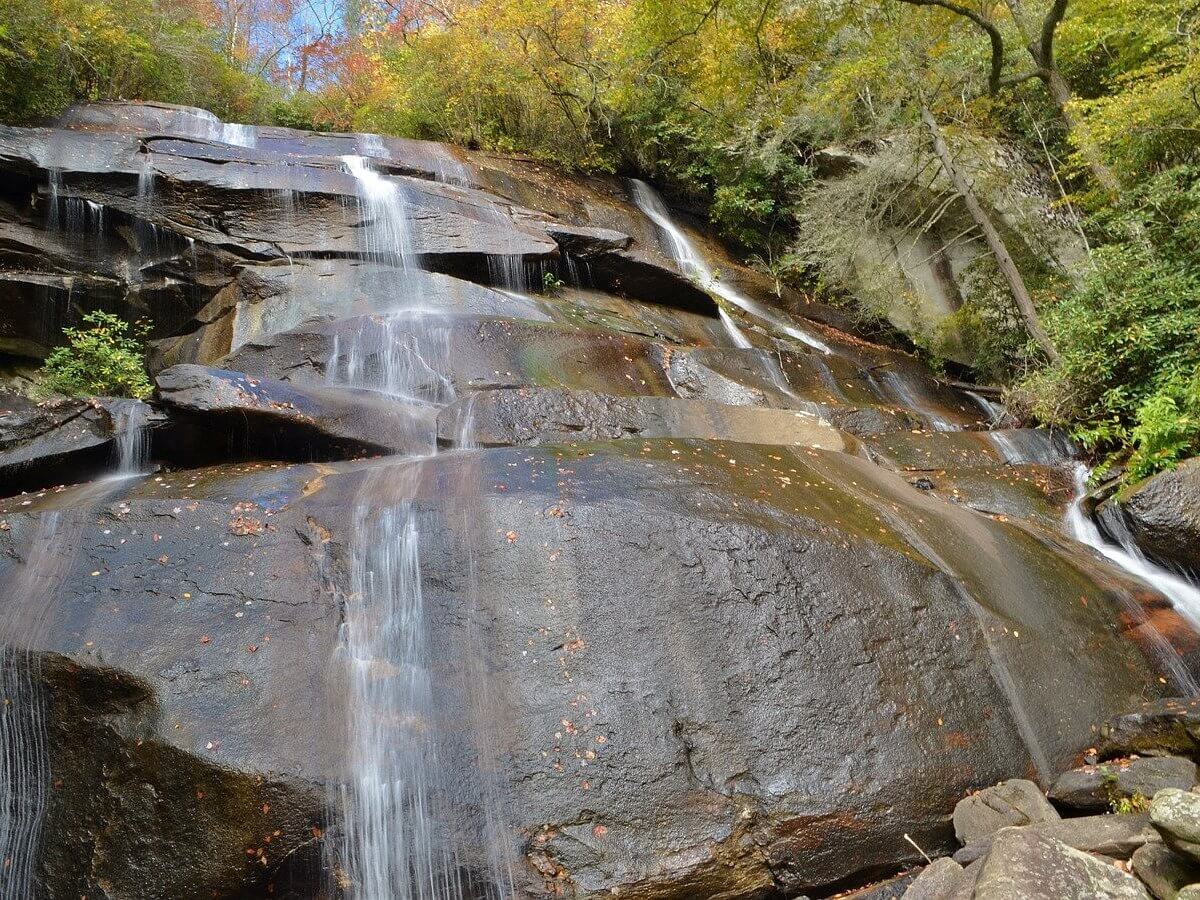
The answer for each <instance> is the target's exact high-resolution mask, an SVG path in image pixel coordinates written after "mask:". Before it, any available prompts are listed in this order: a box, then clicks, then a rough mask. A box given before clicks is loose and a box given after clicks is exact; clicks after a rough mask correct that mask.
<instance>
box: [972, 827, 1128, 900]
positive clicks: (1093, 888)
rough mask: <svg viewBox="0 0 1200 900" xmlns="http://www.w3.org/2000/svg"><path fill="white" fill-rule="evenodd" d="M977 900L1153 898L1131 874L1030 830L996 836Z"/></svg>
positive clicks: (1009, 830) (1011, 830)
mask: <svg viewBox="0 0 1200 900" xmlns="http://www.w3.org/2000/svg"><path fill="white" fill-rule="evenodd" d="M974 897H975V900H1149V898H1150V895H1149V894H1148V893H1147V892H1146V889H1145V888H1144V887H1143V886H1142V884H1141V882H1139V881H1138V880H1137V879H1136V878H1134V877H1133V876H1132V875H1128V874H1126V873H1125V872H1122V871H1121V870H1120V869H1118V868H1116V867H1115V866H1112V865H1109V864H1108V863H1105V862H1102V861H1100V860H1099V859H1097V858H1096V857H1094V856H1091V855H1089V854H1087V853H1083V852H1081V851H1079V850H1073V849H1071V848H1070V847H1068V846H1066V845H1065V844H1062V843H1060V842H1058V841H1056V840H1054V839H1052V838H1048V837H1046V836H1045V835H1042V834H1039V833H1038V832H1037V831H1035V830H1034V829H1032V828H1005V829H1003V830H1002V831H1000V832H998V833H997V834H996V838H995V841H994V842H993V844H992V849H991V852H990V853H988V855H987V858H986V859H985V860H984V861H983V866H982V868H981V869H980V872H979V881H978V883H977V884H976V885H975V893H974Z"/></svg>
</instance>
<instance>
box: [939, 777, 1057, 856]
mask: <svg viewBox="0 0 1200 900" xmlns="http://www.w3.org/2000/svg"><path fill="white" fill-rule="evenodd" d="M1058 817H1059V816H1058V812H1057V811H1056V810H1055V809H1054V807H1053V806H1051V805H1050V801H1049V800H1047V799H1046V797H1045V795H1043V794H1042V791H1041V788H1039V787H1038V786H1037V785H1036V784H1034V783H1033V782H1032V781H1026V780H1025V779H1023V778H1014V779H1011V780H1010V781H1005V782H1002V783H1000V784H998V785H995V786H994V787H988V788H984V789H983V790H981V791H978V792H977V793H974V794H971V795H970V796H969V797H965V798H963V799H962V800H960V801H959V802H958V803H957V804H956V805H955V807H954V835H955V837H957V838H958V841H959V843H960V844H972V843H974V842H976V841H978V840H981V839H983V838H985V837H987V836H988V835H990V834H993V833H995V832H996V831H999V830H1000V829H1001V828H1005V827H1008V826H1011V825H1029V824H1030V823H1033V822H1044V821H1046V820H1054V819H1057V818H1058Z"/></svg>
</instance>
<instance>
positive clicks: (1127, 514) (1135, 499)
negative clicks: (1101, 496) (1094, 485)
mask: <svg viewBox="0 0 1200 900" xmlns="http://www.w3.org/2000/svg"><path fill="white" fill-rule="evenodd" d="M1098 513H1099V515H1100V519H1101V522H1102V523H1103V524H1104V525H1105V527H1106V528H1108V529H1109V530H1110V531H1116V532H1117V533H1128V534H1130V535H1131V536H1132V537H1133V539H1134V541H1135V542H1136V543H1137V545H1138V546H1139V547H1141V548H1142V550H1144V551H1145V552H1146V553H1147V554H1149V555H1150V556H1153V557H1156V558H1158V559H1160V560H1163V561H1166V562H1168V563H1171V564H1174V565H1176V566H1183V567H1185V568H1187V569H1191V570H1194V571H1196V572H1200V459H1190V460H1187V461H1186V462H1183V463H1181V464H1180V465H1179V466H1178V467H1177V468H1175V469H1172V470H1171V471H1169V472H1162V473H1160V474H1158V475H1155V476H1154V477H1153V478H1150V479H1148V480H1147V481H1144V482H1142V483H1141V484H1140V485H1138V486H1137V487H1136V488H1134V489H1133V490H1132V491H1130V492H1129V493H1128V494H1127V495H1125V496H1120V495H1119V496H1118V497H1117V498H1113V499H1111V500H1107V501H1105V502H1104V503H1102V504H1100V507H1099V509H1098Z"/></svg>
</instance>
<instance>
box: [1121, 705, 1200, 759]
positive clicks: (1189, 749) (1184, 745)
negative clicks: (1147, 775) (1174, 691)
mask: <svg viewBox="0 0 1200 900" xmlns="http://www.w3.org/2000/svg"><path fill="white" fill-rule="evenodd" d="M1098 750H1099V752H1100V756H1101V758H1105V759H1111V758H1113V757H1119V756H1132V755H1134V754H1140V755H1143V756H1186V757H1192V758H1195V757H1196V756H1197V755H1200V700H1197V699H1195V698H1190V697H1168V698H1163V699H1159V700H1151V701H1148V702H1146V703H1143V704H1142V705H1141V706H1139V707H1138V708H1137V709H1136V710H1134V711H1133V712H1128V713H1124V714H1122V715H1119V716H1115V717H1113V718H1111V719H1108V720H1107V721H1105V722H1104V723H1103V724H1101V726H1100V742H1099V747H1098Z"/></svg>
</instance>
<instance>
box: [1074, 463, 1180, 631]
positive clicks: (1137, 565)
mask: <svg viewBox="0 0 1200 900" xmlns="http://www.w3.org/2000/svg"><path fill="white" fill-rule="evenodd" d="M1090 474H1091V472H1090V471H1089V470H1088V468H1087V467H1086V466H1085V465H1083V464H1082V463H1080V464H1079V465H1078V466H1077V467H1076V469H1075V498H1074V500H1072V502H1071V505H1070V507H1068V509H1067V515H1066V528H1067V532H1068V533H1069V534H1070V535H1071V537H1073V538H1075V540H1077V541H1079V542H1080V543H1082V544H1086V545H1087V546H1089V547H1091V548H1092V549H1093V550H1095V551H1097V552H1098V553H1100V554H1101V555H1102V556H1104V557H1105V558H1107V559H1108V560H1109V561H1111V562H1113V563H1115V564H1116V565H1117V566H1118V567H1119V568H1121V569H1124V570H1125V571H1126V572H1128V573H1129V574H1130V575H1132V576H1133V577H1134V578H1136V579H1138V580H1139V581H1141V582H1142V583H1143V584H1146V585H1148V586H1149V587H1151V588H1153V589H1154V590H1155V591H1157V592H1158V593H1160V594H1162V595H1163V596H1164V597H1166V598H1167V599H1168V600H1170V601H1171V605H1172V606H1173V607H1174V608H1175V610H1176V611H1177V612H1178V613H1179V614H1180V615H1182V616H1183V617H1184V618H1186V619H1187V620H1188V621H1190V622H1192V623H1193V624H1194V625H1197V626H1200V587H1197V586H1196V585H1195V584H1193V583H1192V582H1191V581H1189V580H1187V579H1186V578H1183V577H1182V576H1180V575H1177V574H1175V573H1174V572H1171V571H1168V570H1167V569H1165V568H1163V567H1162V566H1160V565H1157V564H1155V563H1153V562H1151V561H1150V560H1149V559H1147V558H1146V555H1145V554H1144V553H1142V551H1141V549H1140V548H1139V547H1138V546H1137V544H1136V543H1134V540H1133V536H1132V535H1130V534H1128V533H1127V532H1126V533H1125V534H1121V535H1117V536H1116V537H1117V539H1118V541H1120V543H1119V544H1115V543H1113V542H1112V541H1110V540H1108V539H1107V538H1106V537H1105V536H1104V534H1103V533H1102V532H1101V531H1100V528H1099V527H1098V526H1097V525H1096V523H1095V522H1093V521H1092V520H1091V519H1090V518H1089V517H1088V515H1087V513H1086V512H1084V509H1083V504H1084V501H1085V499H1086V498H1087V482H1088V477H1089V476H1090Z"/></svg>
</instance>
